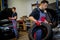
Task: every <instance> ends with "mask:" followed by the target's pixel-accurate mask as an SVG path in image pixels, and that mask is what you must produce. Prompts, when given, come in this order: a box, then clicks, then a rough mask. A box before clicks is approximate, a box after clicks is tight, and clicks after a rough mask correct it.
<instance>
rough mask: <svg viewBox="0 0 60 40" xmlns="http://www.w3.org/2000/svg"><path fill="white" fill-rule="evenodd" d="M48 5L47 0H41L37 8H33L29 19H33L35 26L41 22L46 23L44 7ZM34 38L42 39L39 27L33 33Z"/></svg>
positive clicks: (38, 25) (36, 39)
mask: <svg viewBox="0 0 60 40" xmlns="http://www.w3.org/2000/svg"><path fill="white" fill-rule="evenodd" d="M47 7H48V1H41V4H40V5H39V8H38V9H37V8H35V9H34V10H33V11H32V13H31V14H30V16H29V19H30V20H32V21H34V22H35V24H36V26H37V27H40V23H41V22H45V23H48V21H47V20H46V13H47V12H46V10H45V9H46V8H47ZM34 39H35V40H42V30H41V29H39V30H38V31H36V33H35V35H34Z"/></svg>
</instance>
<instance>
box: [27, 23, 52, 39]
mask: <svg viewBox="0 0 60 40" xmlns="http://www.w3.org/2000/svg"><path fill="white" fill-rule="evenodd" d="M38 28H40V29H42V30H43V32H44V34H45V35H42V40H49V38H50V37H51V32H52V31H51V30H52V29H51V26H50V25H49V24H46V23H41V26H40V27H37V26H36V25H33V27H32V28H31V29H30V30H29V32H28V37H29V39H30V40H34V38H33V34H34V32H35V31H34V30H36V31H37V29H38ZM44 28H45V29H44Z"/></svg>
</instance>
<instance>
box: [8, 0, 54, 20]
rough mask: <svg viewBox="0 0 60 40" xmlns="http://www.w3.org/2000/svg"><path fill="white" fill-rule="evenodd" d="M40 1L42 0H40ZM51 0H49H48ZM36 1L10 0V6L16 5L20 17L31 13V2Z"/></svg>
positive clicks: (34, 0)
mask: <svg viewBox="0 0 60 40" xmlns="http://www.w3.org/2000/svg"><path fill="white" fill-rule="evenodd" d="M38 1H39V2H40V1H41V0H38ZM48 1H49V0H48ZM49 2H50V3H52V2H55V0H50V1H49ZM34 3H36V0H8V7H9V8H11V7H16V8H17V13H18V19H20V17H21V16H24V15H27V16H28V15H29V14H30V13H31V11H32V7H31V4H34Z"/></svg>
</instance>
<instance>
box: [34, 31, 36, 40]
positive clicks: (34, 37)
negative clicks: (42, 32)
mask: <svg viewBox="0 0 60 40" xmlns="http://www.w3.org/2000/svg"><path fill="white" fill-rule="evenodd" d="M34 40H36V32H35V33H34Z"/></svg>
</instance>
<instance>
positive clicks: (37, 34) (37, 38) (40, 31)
mask: <svg viewBox="0 0 60 40" xmlns="http://www.w3.org/2000/svg"><path fill="white" fill-rule="evenodd" d="M41 38H42V30H41V29H39V30H38V31H36V40H41Z"/></svg>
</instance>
